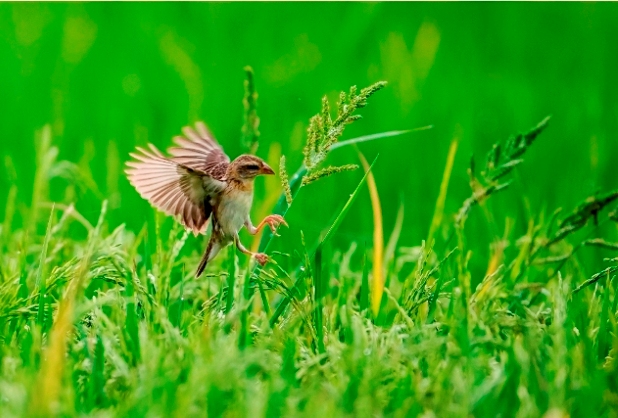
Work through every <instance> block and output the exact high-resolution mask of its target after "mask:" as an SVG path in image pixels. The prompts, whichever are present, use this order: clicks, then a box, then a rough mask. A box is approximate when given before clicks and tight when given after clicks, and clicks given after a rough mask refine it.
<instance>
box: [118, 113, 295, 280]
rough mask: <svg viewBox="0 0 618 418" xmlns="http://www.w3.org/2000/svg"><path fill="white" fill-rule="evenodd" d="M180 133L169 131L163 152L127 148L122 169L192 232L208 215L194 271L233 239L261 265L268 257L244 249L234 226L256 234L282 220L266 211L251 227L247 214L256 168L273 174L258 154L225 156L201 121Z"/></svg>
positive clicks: (198, 231)
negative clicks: (171, 136)
mask: <svg viewBox="0 0 618 418" xmlns="http://www.w3.org/2000/svg"><path fill="white" fill-rule="evenodd" d="M183 133H184V135H185V136H176V137H174V142H175V143H176V145H177V146H175V147H172V148H169V149H168V153H169V154H170V156H165V155H163V154H162V153H161V151H159V150H158V149H157V148H156V147H155V146H154V145H152V144H148V149H144V148H140V147H138V148H137V151H138V152H135V153H131V156H132V157H133V158H134V159H135V161H129V162H127V167H128V168H127V169H126V170H125V172H126V173H127V176H128V178H129V181H130V182H131V184H132V185H133V186H134V187H135V189H136V190H137V191H138V193H139V194H140V195H141V196H142V197H143V198H144V199H147V200H148V201H149V202H150V203H151V204H152V205H153V206H155V207H156V208H158V209H160V210H162V211H163V212H165V213H167V214H168V215H172V216H178V220H179V221H180V222H181V223H182V224H183V225H184V226H185V227H186V228H187V229H189V230H191V231H192V232H193V233H194V234H195V235H197V234H203V233H205V232H206V227H207V222H208V219H210V218H212V234H211V237H210V240H209V241H208V245H207V246H206V251H205V252H204V255H203V257H202V261H201V262H200V264H199V266H198V268H197V272H196V277H199V276H200V275H201V274H202V272H203V271H204V269H205V268H206V264H207V263H208V262H209V261H210V260H212V259H213V258H214V257H215V256H216V255H217V253H218V252H219V250H221V248H223V247H225V246H226V245H228V244H230V243H232V242H234V243H235V244H236V246H237V247H238V249H239V250H241V251H242V252H243V253H245V254H250V255H252V256H254V257H255V258H256V259H257V260H258V262H259V263H260V264H262V265H264V264H265V263H266V262H267V261H268V257H267V256H266V254H263V253H252V252H251V251H249V250H247V249H246V248H245V247H244V246H243V245H242V243H241V242H240V239H239V238H238V231H239V230H240V229H241V228H242V227H243V225H244V226H245V227H246V228H247V230H248V231H249V233H251V234H256V233H257V232H258V231H259V230H260V229H261V228H262V227H264V226H265V225H268V226H269V227H270V229H271V230H272V231H273V233H275V232H276V229H277V227H278V226H279V224H284V225H286V226H287V223H286V222H285V220H284V219H283V217H281V216H280V215H270V216H267V217H266V218H264V220H263V221H262V222H260V223H259V224H258V226H257V227H254V226H253V224H252V222H251V219H250V217H249V212H250V210H251V203H252V200H253V181H254V179H255V177H256V176H258V175H260V174H274V172H273V170H272V169H271V168H270V167H269V166H268V164H266V163H265V162H264V161H263V160H262V159H261V158H258V157H256V156H254V155H248V154H245V155H241V156H239V157H238V158H236V159H235V160H234V161H232V162H230V159H229V157H228V156H227V155H225V153H224V152H223V149H222V148H221V146H220V145H219V144H218V143H217V141H216V140H215V139H214V137H213V136H212V134H211V133H210V132H209V131H208V129H207V128H206V125H204V123H202V122H198V123H196V124H195V130H194V129H192V128H190V127H185V128H183Z"/></svg>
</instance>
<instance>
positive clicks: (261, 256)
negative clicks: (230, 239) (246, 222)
mask: <svg viewBox="0 0 618 418" xmlns="http://www.w3.org/2000/svg"><path fill="white" fill-rule="evenodd" d="M247 229H248V228H247ZM235 241H236V248H238V249H239V250H240V251H241V252H243V253H245V254H247V255H250V256H252V257H254V258H255V259H256V260H257V261H258V263H260V265H261V266H263V265H264V264H266V262H267V261H268V256H267V255H266V254H264V253H254V252H251V251H249V250H248V249H246V248H245V246H244V245H242V242H240V239H239V238H238V235H236V237H235Z"/></svg>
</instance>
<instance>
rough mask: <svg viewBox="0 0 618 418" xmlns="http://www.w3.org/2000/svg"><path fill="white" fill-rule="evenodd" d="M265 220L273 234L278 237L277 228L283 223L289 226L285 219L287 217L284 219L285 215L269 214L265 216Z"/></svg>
mask: <svg viewBox="0 0 618 418" xmlns="http://www.w3.org/2000/svg"><path fill="white" fill-rule="evenodd" d="M263 222H264V223H266V224H268V226H269V227H270V230H271V231H272V233H273V235H275V236H277V237H278V236H279V234H277V228H278V227H279V225H281V224H283V225H285V226H288V223H287V222H286V221H285V219H283V216H281V215H268V216H267V217H266V218H264V221H263Z"/></svg>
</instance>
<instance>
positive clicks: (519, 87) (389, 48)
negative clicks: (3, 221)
mask: <svg viewBox="0 0 618 418" xmlns="http://www.w3.org/2000/svg"><path fill="white" fill-rule="evenodd" d="M617 21H618V6H617V5H616V4H605V3H604V4H595V3H569V4H565V3H562V4H557V3H538V4H537V3H525V4H524V3H498V4H496V3H462V4H460V3H407V4H406V3H148V4H147V3H115V4H104V3H88V4H79V3H72V4H48V3H45V4H43V3H3V4H0V57H2V65H0V91H1V92H2V100H0V138H1V140H0V154H2V155H4V156H7V158H5V159H4V161H5V163H6V168H2V169H1V170H0V173H1V174H0V216H2V215H1V213H2V212H3V211H4V207H5V202H6V197H7V190H8V188H9V185H10V184H12V183H13V182H14V183H16V184H17V186H18V202H20V205H21V209H22V210H23V209H25V208H27V207H28V205H29V203H30V196H31V194H32V183H33V179H34V170H35V147H36V144H35V142H36V140H35V131H36V130H39V129H41V127H42V126H43V125H45V124H48V123H49V124H51V127H52V133H53V139H52V142H53V144H54V145H56V146H57V147H58V148H59V152H60V156H59V157H60V159H67V160H70V161H74V162H77V163H79V164H80V167H81V168H82V172H83V173H85V174H86V175H88V172H90V173H91V176H92V179H93V180H94V182H92V183H91V184H90V185H89V186H88V183H87V184H86V186H87V187H82V188H81V189H77V191H76V193H75V195H72V194H65V189H66V187H65V185H66V184H65V183H63V182H62V181H61V180H54V182H53V183H52V188H51V190H50V197H51V198H52V199H53V200H55V201H65V203H69V202H68V201H69V200H71V201H76V206H77V208H78V209H79V210H80V211H81V213H83V214H84V215H85V216H86V217H87V218H88V219H90V220H91V221H94V220H96V218H97V216H98V214H99V211H100V202H101V201H102V200H103V199H109V202H110V209H111V210H110V215H109V220H110V223H111V224H112V225H117V224H120V223H127V224H128V226H129V228H130V229H133V230H135V231H137V230H139V229H140V228H141V227H142V226H143V224H144V221H146V220H150V221H152V219H153V210H152V209H150V206H149V205H148V203H147V202H145V201H143V200H142V199H141V198H140V197H139V196H138V194H137V193H136V192H135V191H134V190H133V189H132V187H131V186H130V184H129V183H128V181H127V180H126V178H125V176H124V174H123V172H122V170H123V165H124V162H125V161H126V160H127V159H128V157H129V156H128V153H129V152H130V151H131V150H132V149H133V148H134V147H135V146H136V145H144V144H146V143H147V142H152V143H154V144H156V145H157V146H158V147H160V148H163V149H165V148H166V147H167V146H168V145H170V144H171V138H172V136H173V135H176V134H179V133H180V129H181V127H183V126H185V125H187V124H191V123H193V122H195V121H196V120H204V121H205V122H206V123H207V124H208V125H209V126H210V128H211V130H212V131H213V132H214V134H215V135H216V137H217V138H218V139H219V141H220V142H221V143H222V144H223V146H224V148H225V150H226V151H227V152H228V153H229V154H230V156H231V157H232V158H233V157H235V156H236V155H238V153H240V152H241V145H240V128H241V125H242V122H243V108H242V96H243V80H244V73H243V67H244V66H245V65H251V66H252V67H253V68H254V70H255V82H256V87H257V90H258V92H259V101H258V113H259V116H260V117H261V125H260V131H261V134H262V137H261V138H262V139H261V144H260V148H259V151H258V154H259V155H260V156H262V157H264V158H266V159H268V161H269V163H271V164H272V165H274V166H275V167H276V166H278V156H279V155H280V153H283V154H285V155H286V157H287V165H288V172H290V173H291V172H294V171H295V170H296V168H297V167H298V166H299V164H300V163H301V161H302V153H301V150H302V146H303V144H304V140H305V130H306V127H307V123H308V119H309V118H310V117H311V116H312V115H314V114H315V113H317V112H318V111H319V109H320V98H321V96H322V95H324V94H328V95H329V97H331V98H333V100H334V99H335V98H336V95H337V94H338V92H339V91H341V90H347V89H348V88H349V87H350V86H351V85H358V86H359V87H364V86H367V85H369V84H371V83H373V82H376V81H378V80H387V81H388V82H389V85H388V87H387V88H386V89H385V90H383V91H381V92H379V93H377V94H376V95H375V96H374V97H372V98H371V99H370V101H369V105H368V107H367V108H365V109H362V112H361V113H362V115H363V119H362V120H361V121H359V122H357V123H355V124H353V125H351V126H349V127H348V129H347V131H346V133H345V136H344V138H352V137H355V136H359V135H365V134H372V133H377V132H382V131H389V130H395V129H409V128H415V127H420V126H425V125H433V126H434V128H433V129H431V130H428V131H422V132H417V133H414V134H410V135H408V136H403V137H396V138H391V139H385V140H381V141H378V142H372V143H367V144H362V145H361V146H360V149H361V150H362V151H363V153H364V154H365V155H366V156H367V158H368V159H369V160H372V159H373V158H374V157H375V155H376V154H378V153H379V154H380V157H379V160H378V163H377V165H376V167H375V170H374V173H375V177H376V181H377V185H378V189H379V193H380V198H381V200H382V210H383V215H384V229H385V234H386V235H387V236H388V234H389V232H390V231H391V229H392V228H393V225H394V222H395V217H396V213H397V210H398V206H399V202H400V200H403V202H404V204H405V221H404V229H403V233H402V236H401V241H400V242H401V244H402V245H407V246H412V245H419V244H420V242H421V240H422V239H424V238H425V237H426V235H427V231H428V229H429V225H430V222H431V217H432V213H433V210H434V205H435V201H436V197H437V195H438V190H439V186H440V180H441V177H442V172H443V169H444V164H445V160H446V154H447V151H448V147H449V143H450V141H451V139H452V138H453V136H454V135H455V133H456V132H460V135H461V136H460V138H461V141H460V145H459V150H458V154H457V158H456V161H455V167H454V170H453V176H452V179H451V183H450V189H449V195H448V199H447V204H446V213H447V214H448V215H450V214H453V213H455V212H456V210H457V209H458V207H459V206H460V205H461V202H462V201H463V200H464V199H465V198H466V197H467V196H468V195H469V193H470V189H469V186H468V178H467V174H466V168H467V166H468V163H469V159H470V156H471V155H473V154H474V155H475V156H476V157H477V161H478V163H477V166H482V164H483V162H484V158H485V153H486V152H487V151H488V150H489V149H490V147H491V144H493V143H494V142H496V141H499V140H504V139H506V138H507V137H508V136H509V135H511V134H515V133H517V132H522V131H527V130H528V129H529V128H531V127H533V126H534V125H536V123H538V122H539V121H540V120H541V119H543V118H544V117H545V116H547V115H550V114H551V115H552V120H551V122H550V127H549V128H548V130H547V131H546V132H544V133H543V134H542V135H541V137H540V138H539V140H538V144H535V146H534V147H533V148H532V149H531V150H530V152H529V153H528V154H527V155H526V162H525V164H524V165H523V166H522V168H520V169H518V171H517V175H516V176H515V183H514V186H513V187H512V188H511V189H510V190H509V191H506V192H504V193H502V194H499V195H496V196H495V198H492V200H491V201H490V203H489V204H490V206H491V210H492V211H493V213H494V215H495V224H491V225H490V226H488V225H489V224H488V223H487V222H486V221H484V218H483V217H482V212H480V211H479V212H478V213H477V214H475V215H476V217H474V216H473V218H471V219H470V223H469V231H470V230H471V231H473V232H472V233H469V235H470V237H469V239H470V240H471V241H473V242H474V241H476V240H478V242H484V243H485V244H484V248H485V249H480V251H481V253H482V252H483V251H488V248H487V245H486V243H487V242H489V241H490V240H491V239H492V238H493V237H495V236H501V235H502V234H503V229H504V224H505V219H506V218H507V217H509V218H513V219H515V231H516V232H517V233H523V232H524V231H525V229H526V228H527V222H528V219H529V217H530V216H536V215H537V214H539V213H541V212H542V211H545V212H546V213H551V212H553V210H554V209H555V208H557V207H559V206H564V207H565V208H566V209H567V210H570V209H571V208H572V207H573V206H574V205H575V204H576V203H577V202H578V201H580V200H582V199H583V198H585V197H586V196H588V195H590V194H592V193H594V192H595V191H598V190H608V189H611V188H614V187H616V184H617V181H616V176H615V172H616V169H615V164H616V163H615V157H616V156H617V155H618V140H617V132H618V123H617V122H618V103H617V98H618V83H616V72H617V70H618V53H617V52H616V45H618V26H617V25H616V22H617ZM612 157H613V158H612ZM329 158H330V161H331V162H332V163H333V164H340V163H356V162H358V158H357V156H356V153H355V151H354V150H353V149H351V148H347V149H342V150H338V151H336V152H333V154H332V155H331V156H330V157H329ZM361 175H362V173H361V172H360V171H357V172H354V173H344V174H341V175H337V176H335V177H333V178H329V179H326V180H323V181H321V182H319V183H316V184H314V185H310V186H308V187H307V188H306V189H304V190H303V192H302V193H301V194H300V195H299V198H298V200H297V201H296V202H295V205H294V206H293V209H292V211H291V212H290V214H289V220H290V225H291V228H290V230H289V231H287V232H285V233H284V238H283V239H284V241H281V242H285V239H286V236H287V237H290V239H297V237H298V235H299V234H298V231H299V230H300V229H302V230H303V231H304V232H305V233H306V234H307V235H308V236H309V238H310V239H314V238H315V237H317V236H318V235H319V234H320V232H321V231H322V230H323V228H325V227H326V226H327V225H328V224H329V222H330V220H331V219H332V217H333V214H334V213H336V212H337V211H338V210H339V209H340V208H341V206H342V205H343V203H344V202H345V200H346V199H347V197H348V195H349V194H350V193H351V192H352V190H353V189H354V187H355V186H356V184H357V183H358V181H359V179H360V177H361ZM268 181H271V182H273V183H271V185H276V184H277V181H276V180H274V179H269V180H268ZM258 183H259V184H258V193H257V196H256V205H255V206H256V207H255V209H256V214H255V215H254V217H257V213H258V212H260V213H261V212H263V211H264V210H265V209H266V208H262V209H259V206H260V202H261V201H262V200H263V193H264V180H258ZM254 220H255V221H257V219H254ZM447 220H448V219H447ZM19 222H20V221H19V220H16V223H19ZM76 233H77V232H76ZM294 237H296V238H294ZM371 237H372V214H371V206H370V202H369V198H368V193H367V192H366V191H364V192H363V194H362V195H361V196H360V199H359V200H358V201H357V202H356V203H355V206H354V207H353V208H352V210H351V211H350V213H349V214H348V216H347V218H346V220H345V222H344V223H343V224H342V227H341V229H340V230H339V232H338V234H337V237H336V239H335V243H336V245H338V246H341V247H342V248H345V247H346V246H347V245H348V244H349V242H350V241H351V240H358V241H362V240H365V241H371ZM192 242H193V244H192V245H194V246H196V248H197V246H198V244H197V243H198V241H196V240H194V241H192ZM201 245H202V244H201V242H200V243H199V246H201ZM482 263H483V262H481V264H482Z"/></svg>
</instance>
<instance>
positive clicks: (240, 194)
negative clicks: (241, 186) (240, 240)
mask: <svg viewBox="0 0 618 418" xmlns="http://www.w3.org/2000/svg"><path fill="white" fill-rule="evenodd" d="M252 203H253V190H238V189H231V190H226V192H225V193H224V194H223V196H221V200H220V201H219V204H218V206H217V221H218V222H219V224H220V225H221V230H222V232H223V233H224V234H226V235H232V236H233V235H235V234H237V233H238V231H239V230H240V228H242V226H243V225H244V223H245V221H246V220H247V218H248V216H249V212H250V211H251V204H252Z"/></svg>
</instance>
